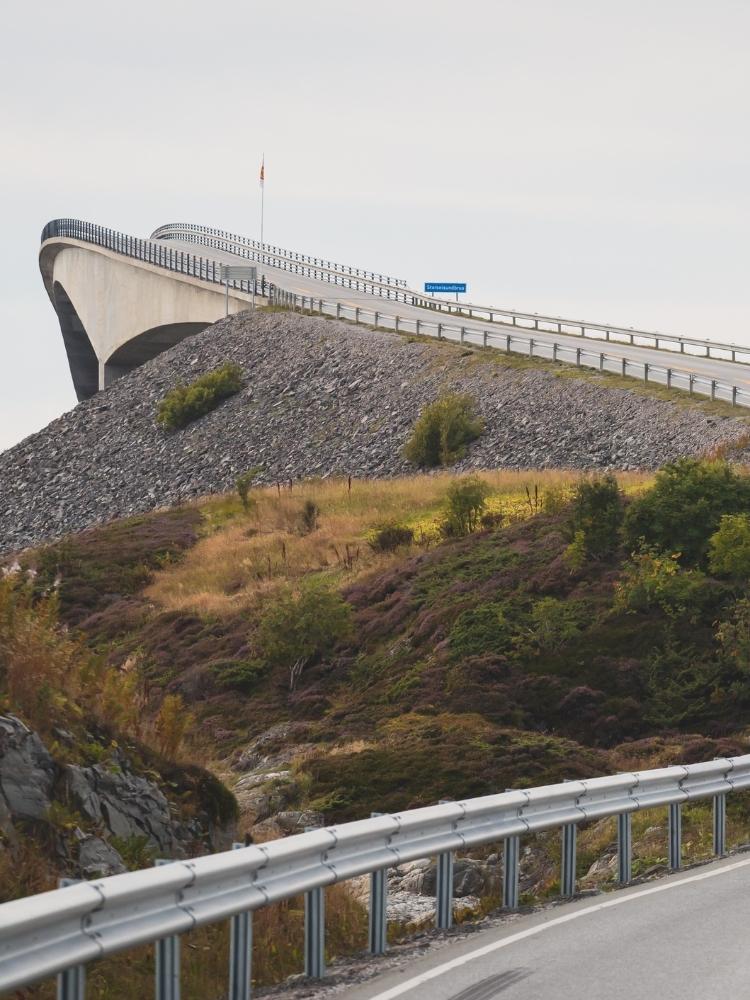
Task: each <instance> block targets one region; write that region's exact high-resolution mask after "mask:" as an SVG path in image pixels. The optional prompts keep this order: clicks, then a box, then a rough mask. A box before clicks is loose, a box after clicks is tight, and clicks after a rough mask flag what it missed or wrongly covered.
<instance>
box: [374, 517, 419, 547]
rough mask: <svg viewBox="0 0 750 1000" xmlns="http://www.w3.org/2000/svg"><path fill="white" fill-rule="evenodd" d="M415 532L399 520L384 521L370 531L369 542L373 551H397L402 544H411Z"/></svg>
mask: <svg viewBox="0 0 750 1000" xmlns="http://www.w3.org/2000/svg"><path fill="white" fill-rule="evenodd" d="M413 541H414V532H413V531H412V529H411V528H409V527H407V526H406V525H405V524H399V523H398V522H397V521H383V522H382V523H381V524H376V525H375V527H374V528H373V529H372V531H371V533H370V537H369V538H368V543H369V545H370V548H371V549H372V550H373V552H395V551H396V549H399V548H401V546H402V545H411V543H412V542H413Z"/></svg>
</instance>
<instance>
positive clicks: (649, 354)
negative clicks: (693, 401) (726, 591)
mask: <svg viewBox="0 0 750 1000" xmlns="http://www.w3.org/2000/svg"><path fill="white" fill-rule="evenodd" d="M159 242H160V243H164V244H166V245H168V246H171V247H174V249H176V250H184V251H186V252H188V253H193V254H195V253H198V254H202V255H203V256H205V257H207V258H209V259H214V260H218V261H222V262H224V263H233V264H238V263H242V264H248V263H249V261H248V260H247V259H245V258H242V257H238V256H235V255H234V254H232V253H230V252H229V251H227V250H219V249H215V248H213V247H203V246H198V245H196V244H195V243H191V242H189V241H181V240H160V241H159ZM256 266H257V267H258V277H259V278H260V277H261V275H263V276H265V278H266V280H267V281H270V282H274V283H276V284H278V286H279V287H280V288H283V289H285V290H286V291H290V292H296V293H297V294H298V295H313V296H315V297H316V298H318V297H322V298H324V299H327V300H328V301H332V302H335V301H339V302H341V304H342V305H348V306H351V307H355V306H360V307H361V308H362V309H366V310H372V309H378V310H379V311H381V312H382V313H383V314H385V315H386V316H388V315H390V316H395V315H398V316H399V318H402V319H414V318H415V317H419V318H420V319H421V320H426V321H429V322H433V323H434V322H438V320H440V321H441V322H444V323H446V324H447V325H451V326H457V325H461V324H462V325H463V326H464V327H465V329H466V331H467V340H468V341H469V342H474V343H477V342H481V331H482V330H486V329H492V330H494V331H496V332H497V333H498V334H503V333H505V332H506V331H507V332H508V333H512V334H513V336H514V337H518V336H521V337H522V336H524V335H526V336H529V337H531V336H533V337H534V339H535V341H536V342H537V343H542V342H549V343H551V342H552V341H553V340H555V341H557V343H559V344H563V345H567V346H569V347H571V348H573V349H574V350H575V348H577V347H581V348H584V349H587V350H590V351H599V350H602V351H604V352H605V354H607V355H609V356H611V357H614V358H623V357H625V358H627V359H628V360H629V361H634V362H647V363H649V364H652V365H655V366H660V367H666V366H667V365H671V366H672V367H674V368H675V369H679V370H680V371H685V372H692V373H693V374H695V375H699V376H704V377H707V378H709V379H718V380H720V381H723V382H726V383H731V384H734V385H736V386H738V387H740V388H743V389H747V390H749V391H750V365H748V364H741V363H733V362H732V361H731V360H730V359H729V358H727V359H726V360H724V359H723V358H716V357H713V358H706V357H700V356H697V355H696V354H691V353H689V352H690V351H691V350H692V351H697V350H698V348H690V347H688V348H686V353H684V354H680V353H679V350H670V349H669V348H668V347H667V346H666V344H667V342H665V347H664V348H662V349H659V350H657V349H656V348H654V347H645V346H640V345H637V344H636V345H631V344H630V343H624V342H619V343H618V342H617V341H615V340H610V341H605V340H604V337H603V336H602V338H601V340H600V339H599V338H597V337H594V336H591V335H588V336H586V337H579V336H576V335H575V334H565V333H556V332H555V333H554V334H553V333H552V332H550V331H544V330H540V331H538V332H537V331H534V330H524V328H523V327H520V326H519V327H514V326H512V325H510V324H507V325H506V324H502V323H497V322H495V323H492V324H490V323H487V322H482V321H481V320H479V319H466V318H464V319H459V318H458V317H457V316H450V315H447V314H442V315H441V314H440V313H437V312H435V311H434V310H432V309H425V308H424V307H420V306H412V305H408V304H406V303H404V302H396V301H394V300H393V299H387V298H381V297H380V296H374V295H369V294H368V293H367V292H358V291H355V290H354V289H351V288H346V287H343V286H342V285H336V284H333V283H330V282H327V281H319V280H316V279H315V278H308V277H306V276H304V275H301V274H294V273H292V272H290V271H285V270H283V269H280V268H274V267H271V266H269V265H263V266H262V267H261V266H260V265H259V264H256ZM381 325H384V326H390V325H391V324H390V323H386V322H383V323H382V324H381ZM472 331H476V332H475V335H474V336H472ZM714 339H715V340H723V339H724V338H723V337H722V335H721V331H719V330H717V331H715V334H714ZM729 339H730V340H731V339H732V338H729Z"/></svg>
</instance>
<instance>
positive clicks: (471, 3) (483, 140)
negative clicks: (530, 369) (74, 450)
mask: <svg viewBox="0 0 750 1000" xmlns="http://www.w3.org/2000/svg"><path fill="white" fill-rule="evenodd" d="M749 38H750V3H749V2H748V0H714V2H712V3H708V2H706V0H630V2H628V3H622V2H621V0H566V2H560V0H464V2H462V3H456V2H447V0H399V2H395V0H379V2H378V3H376V4H362V3H355V2H352V0H348V2H344V0H316V2H314V3H311V2H310V0H268V2H264V3H259V2H256V0H223V2H222V3H212V4H209V3H206V2H205V0H201V2H196V0H179V2H176V0H149V2H148V3H146V2H143V0H129V2H128V3H127V4H108V3H102V2H101V0H97V2H93V0H55V2H51V0H39V2H37V3H26V4H12V5H10V6H9V7H8V8H7V9H6V10H5V11H4V14H3V58H2V61H1V62H0V86H1V87H2V94H3V100H2V102H1V103H0V141H1V142H2V147H1V150H2V155H1V156H0V198H1V199H2V203H1V205H0V209H1V210H2V223H3V233H2V237H3V238H2V241H0V257H1V260H0V264H1V267H0V283H1V284H2V288H1V289H0V291H1V293H2V294H0V448H4V447H7V446H9V445H11V444H12V443H14V442H15V441H18V440H20V439H21V438H22V437H24V436H25V435H27V434H29V433H31V432H33V431H35V430H38V429H39V428H41V427H42V426H44V425H45V424H46V423H47V422H48V421H49V420H51V419H53V418H54V417H56V416H58V415H59V414H60V413H62V412H63V411H64V410H66V409H68V408H70V407H71V406H73V405H74V403H75V397H74V394H73V389H72V384H71V381H70V374H69V371H68V366H67V361H66V358H65V353H64V350H63V346H62V339H61V336H60V331H59V326H58V324H57V319H56V316H55V314H54V312H53V309H52V306H51V305H50V303H49V301H48V299H47V297H46V295H45V292H44V288H43V285H42V282H41V278H40V275H39V270H38V264H37V252H38V243H39V234H40V230H41V228H42V226H43V225H44V224H45V223H46V222H47V221H48V220H50V219H52V218H55V217H59V216H74V217H77V218H80V219H85V220H89V221H93V222H98V223H102V224H104V225H108V226H111V227H113V228H118V229H120V230H123V231H125V232H127V233H130V234H133V235H139V236H145V235H148V234H149V233H150V232H151V231H152V230H153V229H154V228H155V227H156V226H157V225H159V224H161V223H164V222H172V221H184V222H196V223H202V224H206V225H211V226H220V227H223V228H226V229H229V230H232V231H236V232H238V233H247V234H250V235H257V231H258V227H259V189H258V179H257V178H258V168H259V164H260V158H261V154H262V153H263V152H264V151H265V156H266V230H265V235H266V239H267V240H268V241H269V242H271V243H275V244H278V245H281V246H286V247H289V248H292V249H296V250H300V251H303V252H308V253H312V254H314V255H318V256H323V257H328V258H331V259H333V260H339V261H341V262H345V263H349V264H352V265H356V266H360V267H368V268H372V269H375V270H382V271H385V272H387V273H389V274H393V275H395V276H399V277H405V278H407V279H408V280H409V281H410V282H412V283H415V284H419V283H421V282H423V281H424V280H442V281H467V282H468V283H469V292H470V298H471V299H472V300H474V301H479V302H487V303H490V302H491V303H492V304H495V305H501V306H509V307H515V308H519V309H529V310H534V311H539V312H543V311H555V312H557V313H567V314H570V315H574V316H576V317H579V316H580V317H582V318H585V319H590V320H594V321H596V320H602V321H607V322H613V323H621V324H624V325H634V326H641V327H645V328H656V329H660V330H664V331H668V332H676V333H678V332H686V333H689V334H694V335H703V336H712V337H715V338H717V339H719V338H721V339H732V340H737V341H739V342H744V343H750V289H749V284H748V274H749V270H750V269H749V265H750V251H749V250H748V234H747V223H748V217H749V211H748V210H749V209H750V196H749V195H748V190H749V180H748V178H749V177H750V172H749V168H750V162H749V161H750V131H749V130H748V121H749V119H750V114H749V112H750V107H749V104H750V96H749V95H750V60H748V56H747V46H748V39H749Z"/></svg>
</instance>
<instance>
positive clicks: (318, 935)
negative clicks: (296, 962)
mask: <svg viewBox="0 0 750 1000" xmlns="http://www.w3.org/2000/svg"><path fill="white" fill-rule="evenodd" d="M325 913H326V911H325V889H324V888H323V887H322V886H319V887H318V888H317V889H310V891H309V892H306V893H305V975H306V976H308V977H309V978H310V979H322V978H323V976H324V975H325V972H326V959H325V936H326V930H325V924H326V915H325Z"/></svg>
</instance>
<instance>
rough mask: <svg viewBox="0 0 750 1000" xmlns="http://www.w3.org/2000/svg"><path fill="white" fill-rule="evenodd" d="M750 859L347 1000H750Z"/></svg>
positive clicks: (556, 910)
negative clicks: (749, 936)
mask: <svg viewBox="0 0 750 1000" xmlns="http://www.w3.org/2000/svg"><path fill="white" fill-rule="evenodd" d="M748 918H750V858H746V857H745V858H743V857H740V858H738V857H736V856H735V857H734V858H730V859H724V860H723V861H719V862H716V863H714V864H711V865H707V866H705V867H701V868H698V869H694V870H692V871H690V872H681V873H676V874H674V875H671V876H668V877H667V878H664V879H661V880H659V881H658V882H652V883H649V884H647V885H645V886H638V887H635V888H632V889H624V890H619V891H617V892H614V893H611V894H606V895H603V896H597V897H593V898H592V897H590V898H588V899H584V900H578V901H576V902H573V903H569V904H566V905H563V906H560V907H551V908H550V909H548V910H546V911H544V912H543V913H540V914H534V915H531V916H528V917H521V918H519V919H518V920H517V921H514V922H511V923H509V924H506V925H504V926H502V927H498V928H496V929H494V930H491V931H487V932H483V933H480V934H476V935H474V936H472V937H471V938H470V939H469V940H466V939H465V940H463V941H462V942H461V943H458V944H456V945H455V947H452V948H451V947H447V948H442V949H440V950H439V952H436V953H435V954H434V955H433V956H429V957H426V958H422V959H419V960H417V961H414V962H413V963H412V964H411V966H410V967H409V968H408V969H406V970H401V971H400V972H399V973H388V974H385V975H383V976H380V977H378V978H376V979H375V980H372V981H371V982H370V983H368V984H367V985H364V986H361V987H356V988H354V989H351V990H349V991H347V993H346V997H347V1000H397V998H399V997H404V998H407V997H408V998H409V1000H494V998H498V1000H647V998H648V1000H651V998H658V1000H745V998H750V948H749V947H748V945H747V942H746V940H745V934H746V933H747V927H748Z"/></svg>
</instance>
